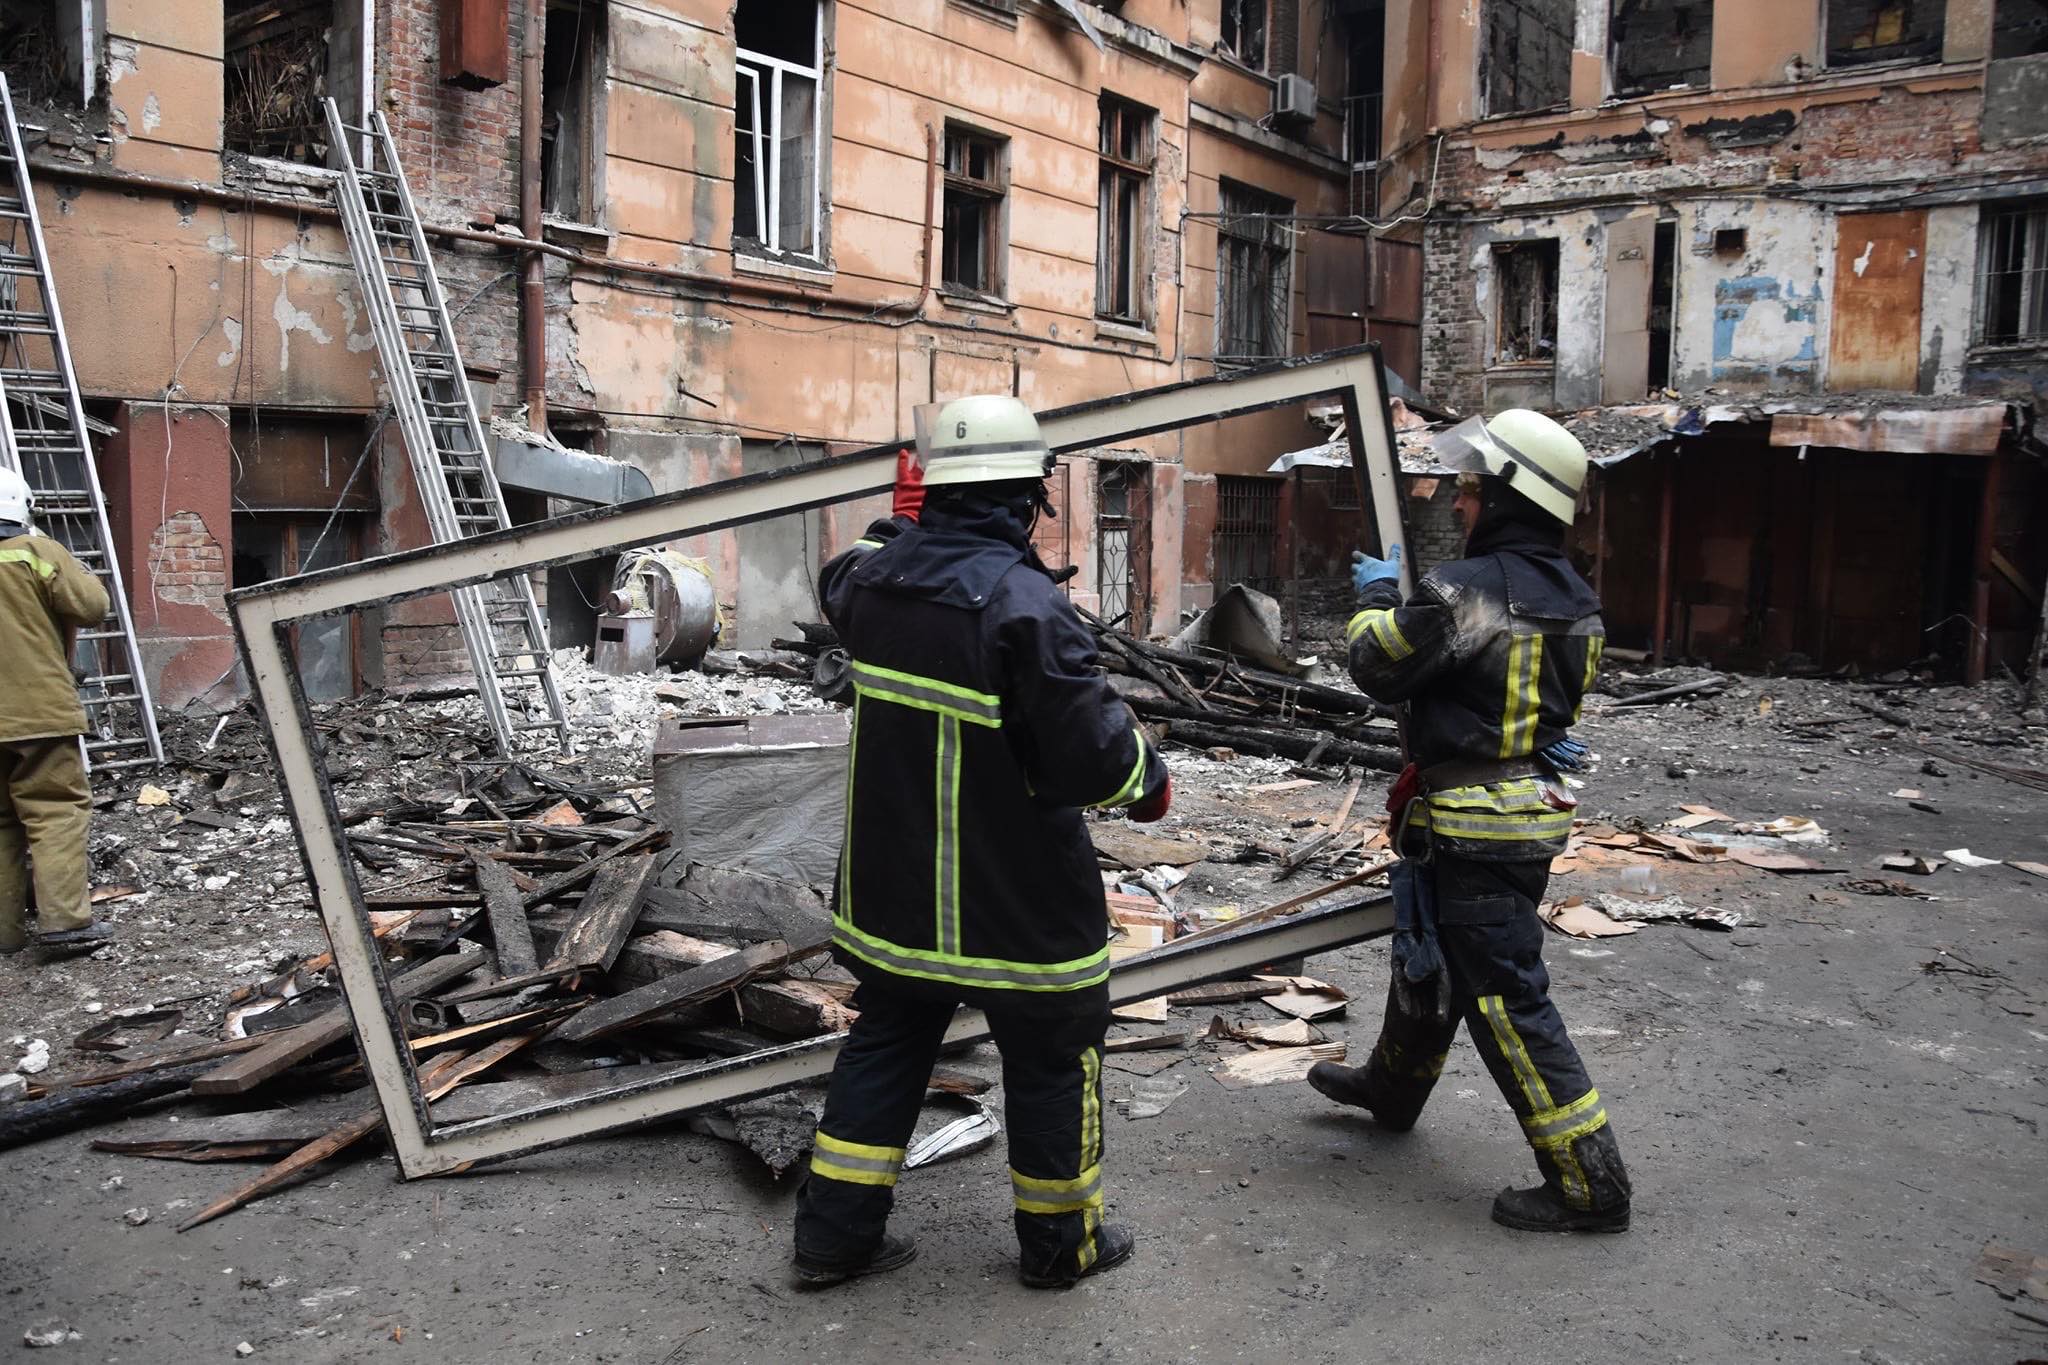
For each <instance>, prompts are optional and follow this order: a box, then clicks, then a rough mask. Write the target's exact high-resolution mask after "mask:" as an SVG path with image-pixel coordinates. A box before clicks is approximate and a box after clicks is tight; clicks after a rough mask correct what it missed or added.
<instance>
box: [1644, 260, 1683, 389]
mask: <svg viewBox="0 0 2048 1365" xmlns="http://www.w3.org/2000/svg"><path fill="white" fill-rule="evenodd" d="M1677 285H1678V224H1676V223H1659V224H1657V231H1656V237H1655V245H1654V246H1653V247H1652V249H1651V252H1650V391H1651V392H1652V393H1655V392H1656V391H1657V390H1659V389H1668V388H1670V387H1671V337H1672V331H1673V318H1674V309H1675V308H1676V307H1677V293H1678V290H1677Z"/></svg>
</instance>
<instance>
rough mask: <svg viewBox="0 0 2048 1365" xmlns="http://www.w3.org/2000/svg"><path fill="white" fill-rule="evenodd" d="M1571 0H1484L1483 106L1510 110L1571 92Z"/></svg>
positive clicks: (1539, 105) (1544, 104)
mask: <svg viewBox="0 0 2048 1365" xmlns="http://www.w3.org/2000/svg"><path fill="white" fill-rule="evenodd" d="M1574 17H1575V15H1574V13H1573V5H1572V0H1489V3H1488V4H1487V6H1486V52H1485V55H1484V64H1485V79H1486V112H1487V113H1489V114H1515V113H1523V112H1526V111H1528V110H1531V109H1545V108H1548V107H1550V106H1551V105H1553V104H1563V103H1564V102H1565V101H1566V100H1568V99H1570V98H1571V85H1572V23H1573V19H1574Z"/></svg>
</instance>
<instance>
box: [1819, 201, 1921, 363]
mask: <svg viewBox="0 0 2048 1365" xmlns="http://www.w3.org/2000/svg"><path fill="white" fill-rule="evenodd" d="M1926 273H1927V214H1926V212H1925V211H1924V210H1918V209H1913V210H1908V211H1906V212H1904V213H1845V214H1842V215H1841V216H1840V217H1838V218H1837V219H1836V220H1835V297H1834V324H1833V327H1832V329H1831V330H1830V332H1829V339H1828V381H1827V387H1828V388H1829V389H1831V390H1834V391H1835V392H1837V393H1841V392H1847V391H1851V390H1855V389H1897V390H1903V391H1904V392H1907V393H1912V392H1915V391H1917V390H1918V389H1919V387H1920V288H1921V283H1922V279H1923V277H1924V276H1925V275H1926Z"/></svg>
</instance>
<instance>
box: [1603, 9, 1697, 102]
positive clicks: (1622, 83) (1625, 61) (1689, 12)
mask: <svg viewBox="0 0 2048 1365" xmlns="http://www.w3.org/2000/svg"><path fill="white" fill-rule="evenodd" d="M1713 52H1714V6H1713V3H1712V0H1621V3H1620V4H1618V5H1616V6H1615V9H1614V93H1615V94H1617V95H1637V94H1642V93H1644V92H1645V91H1650V90H1669V89H1671V88H1673V87H1674V86H1685V85H1708V84H1711V83H1712V79H1713V77H1712V70H1711V67H1712V62H1713Z"/></svg>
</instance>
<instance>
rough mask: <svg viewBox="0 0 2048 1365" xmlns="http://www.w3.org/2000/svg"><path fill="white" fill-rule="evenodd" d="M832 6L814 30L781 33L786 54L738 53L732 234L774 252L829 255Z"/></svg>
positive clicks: (813, 14)
mask: <svg viewBox="0 0 2048 1365" xmlns="http://www.w3.org/2000/svg"><path fill="white" fill-rule="evenodd" d="M824 8H825V7H824V0H819V3H818V5H817V7H816V8H815V9H813V10H811V11H809V15H810V20H811V24H810V28H809V31H808V32H797V33H794V34H791V33H789V31H788V30H787V29H782V30H780V31H779V32H778V33H777V34H776V36H777V37H778V38H781V39H786V41H783V42H779V43H778V47H779V48H780V51H779V52H778V53H768V52H757V51H753V50H751V49H749V48H746V47H740V48H738V49H736V53H735V66H734V77H735V83H736V87H737V88H736V91H735V108H734V111H733V137H734V141H735V143H736V153H737V160H736V161H735V163H734V167H733V197H732V202H733V214H732V235H733V240H734V242H735V243H736V244H740V245H743V246H744V247H746V248H748V249H752V250H757V251H764V252H767V253H768V254H770V255H775V256H784V255H787V256H806V257H811V258H813V259H821V258H822V256H823V250H824V248H823V235H824V234H823V232H822V229H821V225H820V218H821V216H822V214H823V211H824V209H823V204H822V201H821V196H820V194H819V192H818V162H819V149H820V147H821V146H822V145H823V143H822V134H823V128H822V122H823V109H824V103H825V102H824V98H823V94H824V72H825V14H824ZM748 9H749V7H747V6H744V5H743V6H742V8H741V11H740V13H741V15H742V16H743V17H751V16H750V15H749V14H748ZM764 17H765V16H764ZM793 53H795V54H802V60H795V59H793V58H792V56H791V54H793Z"/></svg>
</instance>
